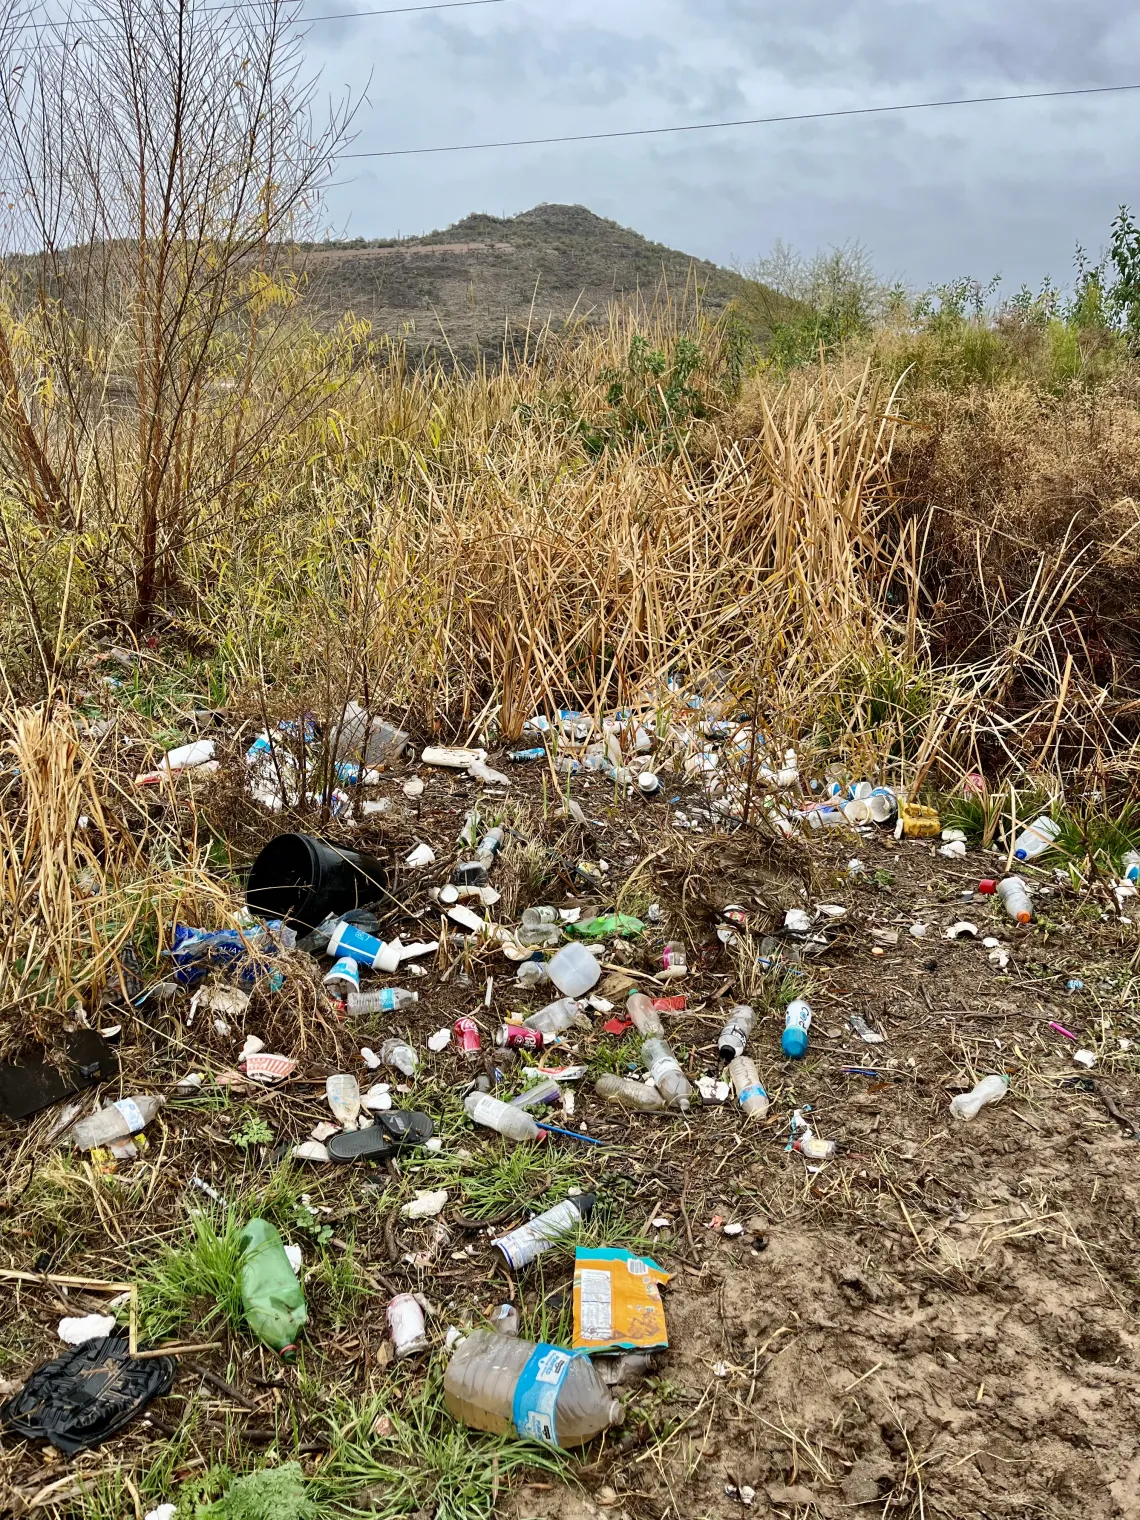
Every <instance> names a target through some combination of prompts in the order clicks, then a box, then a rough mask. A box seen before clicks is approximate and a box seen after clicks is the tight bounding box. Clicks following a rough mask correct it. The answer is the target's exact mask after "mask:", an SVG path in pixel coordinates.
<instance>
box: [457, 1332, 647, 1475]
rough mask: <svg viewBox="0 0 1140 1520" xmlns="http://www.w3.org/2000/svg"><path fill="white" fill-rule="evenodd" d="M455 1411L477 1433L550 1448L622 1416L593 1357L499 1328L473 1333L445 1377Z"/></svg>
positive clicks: (590, 1434) (576, 1441) (587, 1437)
mask: <svg viewBox="0 0 1140 1520" xmlns="http://www.w3.org/2000/svg"><path fill="white" fill-rule="evenodd" d="M443 1397H444V1402H445V1403H446V1405H447V1408H448V1411H449V1413H450V1414H451V1415H452V1416H454V1418H455V1419H457V1420H458V1421H459V1422H460V1423H461V1424H463V1425H468V1426H470V1427H471V1428H472V1429H473V1430H487V1431H490V1432H491V1433H492V1434H493V1435H506V1434H507V1433H508V1432H509V1431H511V1430H512V1429H513V1430H515V1431H516V1432H517V1434H518V1435H519V1436H521V1437H522V1438H523V1439H524V1440H531V1441H539V1442H541V1443H542V1445H544V1446H558V1447H571V1446H583V1445H585V1443H586V1442H587V1441H592V1440H593V1439H594V1437H595V1436H598V1435H601V1433H602V1431H603V1430H608V1429H609V1427H610V1426H611V1425H619V1424H620V1423H621V1420H622V1413H623V1412H622V1406H621V1404H620V1402H619V1401H618V1400H617V1399H615V1398H614V1397H613V1396H612V1395H611V1393H610V1391H609V1389H608V1388H607V1387H606V1385H605V1383H604V1382H603V1381H602V1379H601V1377H600V1376H599V1375H598V1373H597V1371H596V1370H595V1368H594V1366H593V1364H592V1363H591V1361H590V1359H589V1357H588V1356H586V1355H584V1354H583V1353H582V1352H576V1351H567V1350H565V1349H564V1348H563V1347H561V1346H549V1345H545V1344H543V1343H541V1342H540V1343H539V1344H537V1345H536V1344H535V1342H534V1341H526V1340H522V1339H519V1338H516V1337H514V1336H510V1335H497V1334H496V1333H495V1331H494V1330H473V1331H472V1332H471V1334H470V1335H469V1336H467V1338H466V1339H465V1340H464V1341H462V1342H461V1344H460V1345H458V1346H457V1347H456V1349H455V1352H454V1354H453V1356H452V1358H451V1361H450V1362H449V1363H448V1365H447V1371H446V1373H445V1374H444V1378H443Z"/></svg>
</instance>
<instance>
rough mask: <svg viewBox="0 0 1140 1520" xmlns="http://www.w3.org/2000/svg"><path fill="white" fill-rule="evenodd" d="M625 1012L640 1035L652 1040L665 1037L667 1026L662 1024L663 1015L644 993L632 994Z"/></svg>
mask: <svg viewBox="0 0 1140 1520" xmlns="http://www.w3.org/2000/svg"><path fill="white" fill-rule="evenodd" d="M625 1011H626V1013H628V1014H629V1017H630V1019H631V1020H632V1023H633V1027H634V1028H635V1029H636V1030H637V1032H638V1034H640V1035H643V1036H649V1037H650V1038H652V1037H653V1036H654V1035H656V1036H657V1038H658V1039H660V1038H662V1037H663V1036H664V1034H665V1026H664V1024H662V1022H661V1015H660V1014H659V1013H658V1012H657V1009H656V1008H654V1006H653V1003H652V1000H651V999H650V998H647V997H646V995H645V993H644V992H631V993H630V995H629V999H628V1001H627V1002H626V1005H625Z"/></svg>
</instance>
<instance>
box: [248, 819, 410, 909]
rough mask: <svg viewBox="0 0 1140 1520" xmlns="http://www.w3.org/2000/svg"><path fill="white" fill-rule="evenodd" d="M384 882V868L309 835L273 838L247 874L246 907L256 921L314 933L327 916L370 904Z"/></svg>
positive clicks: (369, 859)
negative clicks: (268, 920) (270, 921)
mask: <svg viewBox="0 0 1140 1520" xmlns="http://www.w3.org/2000/svg"><path fill="white" fill-rule="evenodd" d="M386 882H387V871H386V870H385V868H384V866H383V865H382V864H381V863H380V861H378V860H373V859H372V858H371V857H370V856H368V855H360V854H358V853H357V852H356V850H345V849H341V848H340V847H339V846H336V845H331V844H326V843H325V842H324V840H323V839H314V838H313V836H312V835H311V834H278V836H277V838H276V839H271V840H270V841H269V843H268V844H267V845H266V846H265V848H264V850H262V852H261V854H260V855H259V856H258V857H257V859H256V860H255V861H254V862H253V865H252V866H250V868H249V877H248V879H247V881H246V886H245V903H246V907H247V908H248V909H249V911H250V912H251V913H256V914H258V916H259V917H261V918H282V919H284V920H285V921H286V922H287V923H288V924H290V925H291V926H292V927H293V928H295V929H299V930H305V929H315V928H316V927H317V925H318V924H319V923H321V922H322V920H323V919H326V918H327V917H328V916H329V914H330V913H346V912H348V910H349V909H350V908H357V907H359V906H360V905H361V903H368V902H375V901H376V899H377V898H378V897H379V896H380V895H381V893H382V892H383V890H384V887H385V884H386Z"/></svg>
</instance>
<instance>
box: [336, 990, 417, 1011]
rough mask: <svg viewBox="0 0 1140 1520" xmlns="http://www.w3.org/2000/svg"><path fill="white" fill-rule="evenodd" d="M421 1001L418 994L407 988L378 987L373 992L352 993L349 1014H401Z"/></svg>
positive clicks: (349, 1001)
mask: <svg viewBox="0 0 1140 1520" xmlns="http://www.w3.org/2000/svg"><path fill="white" fill-rule="evenodd" d="M419 1000H420V995H419V993H418V992H409V991H408V989H407V988H406V987H376V988H374V989H373V990H372V991H371V992H350V993H349V994H348V1011H349V1013H400V1012H401V1011H402V1010H403V1009H405V1008H413V1007H414V1006H415V1005H416V1004H417V1003H418V1002H419Z"/></svg>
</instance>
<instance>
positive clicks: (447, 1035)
mask: <svg viewBox="0 0 1140 1520" xmlns="http://www.w3.org/2000/svg"><path fill="white" fill-rule="evenodd" d="M450 1044H451V1030H450V1028H444V1029H437V1030H436V1032H435V1033H434V1034H429V1035H428V1037H427V1048H428V1049H429V1050H434V1051H436V1052H437V1053H438V1052H439V1051H441V1050H443V1049H445V1048H446V1047H447V1046H448V1045H450Z"/></svg>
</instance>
